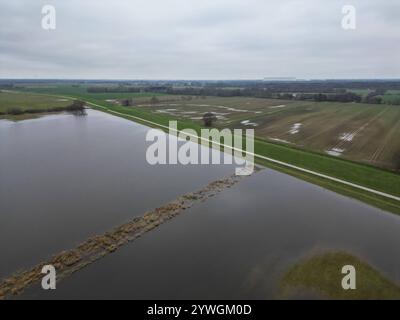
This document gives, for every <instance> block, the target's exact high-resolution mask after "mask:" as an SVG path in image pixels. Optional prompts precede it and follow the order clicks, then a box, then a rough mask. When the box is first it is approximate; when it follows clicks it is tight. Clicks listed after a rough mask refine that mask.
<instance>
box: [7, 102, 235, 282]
mask: <svg viewBox="0 0 400 320" xmlns="http://www.w3.org/2000/svg"><path fill="white" fill-rule="evenodd" d="M147 130H148V128H147V127H144V126H141V125H138V124H135V123H133V122H131V121H127V120H124V119H121V118H117V117H113V116H110V115H107V114H105V113H101V112H98V111H93V110H88V115H87V116H81V117H76V116H73V115H68V114H63V115H52V116H47V117H44V118H40V119H34V120H26V121H22V122H11V121H4V120H2V121H0V164H1V165H0V254H1V263H0V278H3V277H6V276H10V275H11V274H12V273H13V272H15V271H17V270H19V269H21V268H22V269H24V268H27V267H31V266H33V265H34V264H36V263H38V262H40V261H42V260H43V259H46V258H48V257H49V256H51V255H53V254H55V253H58V252H59V251H61V250H64V249H69V248H70V247H73V246H74V245H76V244H78V243H80V242H82V241H83V240H86V238H88V237H90V236H92V235H96V234H98V233H102V232H105V231H108V230H109V229H111V228H113V227H115V226H118V225H120V224H122V223H124V222H126V221H127V220H129V219H131V218H134V217H136V216H142V215H143V214H144V213H145V212H146V211H147V210H150V209H153V208H155V207H157V206H160V205H163V204H165V203H166V202H169V201H172V200H174V199H175V198H176V197H178V196H180V195H182V194H185V193H187V192H190V191H194V190H196V189H198V188H200V187H202V186H204V185H206V184H208V183H210V182H212V181H214V180H216V179H218V178H221V177H223V176H226V175H229V174H231V173H233V172H234V168H233V166H228V165H227V166H224V165H219V166H191V165H189V166H179V165H168V166H151V165H149V164H148V163H147V162H146V157H145V154H146V146H147V145H146V141H145V135H146V132H147ZM10 243H12V246H10Z"/></svg>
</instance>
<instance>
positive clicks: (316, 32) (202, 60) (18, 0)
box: [0, 0, 400, 79]
mask: <svg viewBox="0 0 400 320" xmlns="http://www.w3.org/2000/svg"><path fill="white" fill-rule="evenodd" d="M348 2H351V3H352V4H353V5H354V6H355V7H356V8H357V13H358V15H357V19H358V28H357V30H354V31H344V30H343V29H342V28H341V18H342V14H341V8H342V6H343V5H345V4H348ZM44 4H53V5H54V6H55V7H56V10H57V30H55V31H51V32H48V31H44V30H42V29H41V27H40V20H41V7H42V5H44ZM398 16H400V6H399V4H398V1H397V0H385V1H378V0H352V1H343V0H331V1H329V2H328V1H323V0H281V1H266V0H213V1H211V0H186V1H181V0H113V1H112V0H85V1H81V0H69V1H65V0H48V1H34V2H33V1H31V0H13V1H2V2H1V4H0V77H2V78H9V77H11V78H17V77H27V78H31V77H42V78H53V77H57V78H126V79H134V78H148V79H151V78H175V79H177V78H191V79H196V78H203V79H204V78H207V79H227V78H263V77H266V76H295V77H299V78H325V77H329V78H333V77H335V78H368V77H382V78H386V77H397V78H398V77H400V61H399V57H400V41H399V40H400V39H399V37H400V36H399V34H400V32H399V31H400V20H399V19H398Z"/></svg>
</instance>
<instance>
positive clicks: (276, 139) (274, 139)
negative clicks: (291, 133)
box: [269, 138, 291, 144]
mask: <svg viewBox="0 0 400 320" xmlns="http://www.w3.org/2000/svg"><path fill="white" fill-rule="evenodd" d="M269 139H270V140H272V141H276V142H283V143H289V144H291V142H290V141H287V140H284V139H278V138H269Z"/></svg>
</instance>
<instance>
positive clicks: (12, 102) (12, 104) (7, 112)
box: [0, 91, 73, 121]
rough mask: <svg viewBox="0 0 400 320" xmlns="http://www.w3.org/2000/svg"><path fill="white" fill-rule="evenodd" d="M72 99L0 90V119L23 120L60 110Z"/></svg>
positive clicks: (70, 102)
mask: <svg viewBox="0 0 400 320" xmlns="http://www.w3.org/2000/svg"><path fill="white" fill-rule="evenodd" d="M72 103H73V100H72V99H64V98H57V97H53V96H46V95H38V94H28V93H18V92H17V93H16V92H10V91H0V119H1V118H5V119H9V120H16V121H17V120H25V119H31V118H36V117H38V116H40V115H41V113H46V112H49V111H53V112H54V111H55V110H60V111H62V110H63V109H64V108H66V107H68V106H70V105H71V104H72Z"/></svg>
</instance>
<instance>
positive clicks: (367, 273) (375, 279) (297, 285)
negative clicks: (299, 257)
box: [280, 252, 400, 300]
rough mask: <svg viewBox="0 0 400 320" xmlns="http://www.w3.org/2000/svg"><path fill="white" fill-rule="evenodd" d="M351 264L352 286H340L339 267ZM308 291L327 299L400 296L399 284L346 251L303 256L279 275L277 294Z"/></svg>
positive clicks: (376, 298)
mask: <svg viewBox="0 0 400 320" xmlns="http://www.w3.org/2000/svg"><path fill="white" fill-rule="evenodd" d="M346 265H352V266H354V267H355V270H356V289H355V290H344V289H343V288H342V279H343V277H344V276H345V275H344V274H342V272H341V271H342V267H343V266H346ZM305 291H306V292H309V293H311V294H317V295H319V296H321V295H322V296H323V297H326V298H329V299H339V300H359V299H363V300H367V299H368V300H381V299H385V300H386V299H400V287H399V286H398V285H397V284H395V283H393V282H391V281H390V280H388V279H387V278H386V277H384V276H383V275H382V274H380V273H379V271H377V270H376V269H374V268H373V267H371V266H370V265H369V264H368V263H366V262H364V261H362V260H361V259H359V258H358V257H355V256H353V255H351V254H348V253H346V252H329V253H323V254H318V255H315V256H313V257H311V258H308V259H304V260H303V261H300V262H299V263H297V264H296V265H294V266H292V267H291V268H290V269H289V270H288V272H287V273H286V274H285V275H284V276H283V278H282V281H281V286H280V296H281V298H288V297H293V296H296V295H297V294H298V293H299V292H302V293H304V292H305Z"/></svg>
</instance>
